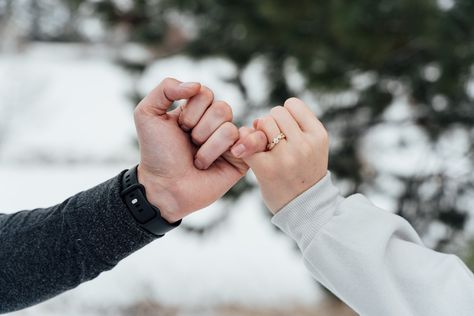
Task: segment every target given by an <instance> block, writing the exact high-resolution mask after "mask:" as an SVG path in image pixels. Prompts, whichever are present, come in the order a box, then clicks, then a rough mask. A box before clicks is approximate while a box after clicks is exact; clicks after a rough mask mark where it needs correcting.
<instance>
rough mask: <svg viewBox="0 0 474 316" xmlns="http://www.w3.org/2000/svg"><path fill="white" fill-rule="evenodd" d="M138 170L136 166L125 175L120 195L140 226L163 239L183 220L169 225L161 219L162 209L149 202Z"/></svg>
mask: <svg viewBox="0 0 474 316" xmlns="http://www.w3.org/2000/svg"><path fill="white" fill-rule="evenodd" d="M137 168H138V166H135V167H134V168H131V169H129V170H127V171H126V172H125V173H124V174H123V177H122V191H121V192H120V195H121V196H122V199H123V201H124V202H125V204H126V205H127V208H128V210H129V211H130V213H131V214H132V216H133V218H135V220H136V221H137V222H138V223H139V224H140V226H142V227H143V228H144V229H146V230H147V231H149V232H150V233H152V234H154V235H156V236H158V237H162V236H163V235H164V234H166V233H167V232H169V231H170V230H172V229H173V228H176V227H178V226H179V224H181V220H179V221H177V222H176V223H168V222H167V221H166V220H165V219H164V218H163V217H161V213H160V209H159V208H157V207H155V206H153V205H151V203H150V202H148V200H147V198H146V191H145V187H144V186H143V185H142V184H140V183H139V182H138V176H137Z"/></svg>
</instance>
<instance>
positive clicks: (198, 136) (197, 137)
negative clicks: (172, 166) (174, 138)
mask: <svg viewBox="0 0 474 316" xmlns="http://www.w3.org/2000/svg"><path fill="white" fill-rule="evenodd" d="M191 139H192V140H193V143H195V144H196V145H202V144H204V142H205V139H204V137H203V136H202V133H198V132H197V131H196V129H193V131H192V132H191Z"/></svg>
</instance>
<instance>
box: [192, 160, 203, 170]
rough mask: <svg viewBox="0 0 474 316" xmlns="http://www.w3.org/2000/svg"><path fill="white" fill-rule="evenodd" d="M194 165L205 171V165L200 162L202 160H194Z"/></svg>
mask: <svg viewBox="0 0 474 316" xmlns="http://www.w3.org/2000/svg"><path fill="white" fill-rule="evenodd" d="M194 165H195V166H196V168H198V169H201V170H202V169H204V164H203V163H202V162H201V161H200V160H197V159H196V160H194Z"/></svg>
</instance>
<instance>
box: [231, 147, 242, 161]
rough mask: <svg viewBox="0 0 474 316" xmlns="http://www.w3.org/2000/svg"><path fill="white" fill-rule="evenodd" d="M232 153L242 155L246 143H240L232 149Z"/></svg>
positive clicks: (237, 155) (236, 155)
mask: <svg viewBox="0 0 474 316" xmlns="http://www.w3.org/2000/svg"><path fill="white" fill-rule="evenodd" d="M231 152H232V155H234V156H235V157H237V158H240V157H242V155H243V154H244V152H245V145H244V144H239V145H237V146H235V147H234V148H232V149H231Z"/></svg>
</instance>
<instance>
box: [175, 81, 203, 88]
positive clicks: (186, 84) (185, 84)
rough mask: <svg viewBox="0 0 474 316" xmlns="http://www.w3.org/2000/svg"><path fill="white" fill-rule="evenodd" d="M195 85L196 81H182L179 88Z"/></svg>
mask: <svg viewBox="0 0 474 316" xmlns="http://www.w3.org/2000/svg"><path fill="white" fill-rule="evenodd" d="M197 85H199V83H198V82H183V83H180V84H179V86H180V87H181V88H194V87H196V86H197Z"/></svg>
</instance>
